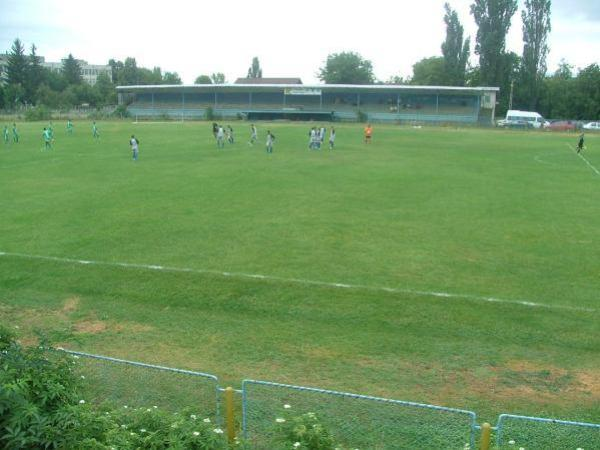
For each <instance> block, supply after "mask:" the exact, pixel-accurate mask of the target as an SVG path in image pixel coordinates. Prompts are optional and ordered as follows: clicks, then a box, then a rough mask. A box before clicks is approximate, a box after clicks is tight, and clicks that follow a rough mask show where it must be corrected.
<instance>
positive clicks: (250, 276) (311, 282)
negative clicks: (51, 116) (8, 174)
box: [0, 251, 598, 312]
mask: <svg viewBox="0 0 600 450" xmlns="http://www.w3.org/2000/svg"><path fill="white" fill-rule="evenodd" d="M0 257H13V258H25V259H37V260H44V261H54V262H59V263H69V264H81V265H96V266H106V267H124V268H129V269H141V270H153V271H164V272H180V273H195V274H209V275H217V276H222V277H227V278H247V279H255V280H266V281H275V282H279V283H294V284H302V285H305V286H306V285H308V286H322V287H330V288H335V289H356V290H367V291H376V292H377V291H378V292H388V293H392V294H409V295H414V296H419V297H435V298H446V299H462V300H471V301H477V302H487V303H502V304H512V305H521V306H526V307H530V308H544V309H558V310H570V311H584V312H597V311H598V310H597V309H594V308H583V307H577V306H568V305H549V304H547V303H539V302H532V301H529V300H511V299H504V298H497V297H485V296H480V295H472V294H460V293H451V292H437V291H421V290H415V289H407V288H392V287H385V286H368V285H362V284H348V283H331V282H327V281H316V280H305V279H301V278H285V277H278V276H274V275H262V274H252V273H243V272H223V271H219V270H211V269H193V268H188V267H169V266H162V265H157V264H137V263H127V262H108V261H94V260H89V259H76V258H61V257H57V256H44V255H29V254H25V253H13V252H4V251H0Z"/></svg>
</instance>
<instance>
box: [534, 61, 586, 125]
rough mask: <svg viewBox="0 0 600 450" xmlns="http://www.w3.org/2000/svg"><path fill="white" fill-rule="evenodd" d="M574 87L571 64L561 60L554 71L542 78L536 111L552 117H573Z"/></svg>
mask: <svg viewBox="0 0 600 450" xmlns="http://www.w3.org/2000/svg"><path fill="white" fill-rule="evenodd" d="M575 87H576V86H575V78H573V66H571V65H569V64H568V63H567V62H566V61H564V60H563V61H561V63H560V64H559V67H558V69H557V70H556V72H554V73H553V74H552V75H551V76H549V77H546V78H545V79H544V86H543V89H542V95H541V98H540V109H539V111H538V112H539V113H540V114H541V115H542V116H544V117H547V118H552V119H560V118H570V117H574V116H575V111H574V108H573V106H574V103H575V99H576V97H577V96H576V95H575Z"/></svg>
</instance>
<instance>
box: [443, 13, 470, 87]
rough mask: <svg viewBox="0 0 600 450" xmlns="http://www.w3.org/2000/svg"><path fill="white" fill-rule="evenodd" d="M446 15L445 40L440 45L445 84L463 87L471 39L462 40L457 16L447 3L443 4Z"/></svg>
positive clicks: (462, 30)
mask: <svg viewBox="0 0 600 450" xmlns="http://www.w3.org/2000/svg"><path fill="white" fill-rule="evenodd" d="M444 9H445V10H446V14H445V15H444V22H445V23H446V40H445V41H444V43H443V44H442V55H443V56H444V71H445V73H446V76H445V78H446V80H445V81H446V82H445V83H443V84H448V85H450V86H464V85H465V71H466V68H467V61H468V60H469V54H470V52H471V39H470V38H466V39H464V40H463V35H464V28H463V26H462V25H461V24H460V21H459V20H458V14H457V13H456V11H454V10H453V9H452V8H450V5H449V4H448V3H445V4H444Z"/></svg>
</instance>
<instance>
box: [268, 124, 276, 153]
mask: <svg viewBox="0 0 600 450" xmlns="http://www.w3.org/2000/svg"><path fill="white" fill-rule="evenodd" d="M273 142H275V136H274V135H272V134H271V131H270V130H269V131H267V153H273Z"/></svg>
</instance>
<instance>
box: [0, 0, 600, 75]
mask: <svg viewBox="0 0 600 450" xmlns="http://www.w3.org/2000/svg"><path fill="white" fill-rule="evenodd" d="M449 3H450V4H451V6H452V7H453V8H454V9H456V10H457V11H458V14H459V17H460V20H461V22H462V24H463V25H464V26H465V29H466V32H467V33H468V34H469V35H471V36H472V43H473V44H472V57H471V60H472V63H474V64H475V63H476V62H477V57H476V56H475V55H474V54H473V53H474V52H473V47H474V42H475V33H476V26H475V22H474V21H473V18H472V16H471V15H470V14H469V5H470V4H471V3H472V0H449ZM519 3H520V5H522V3H523V2H522V1H520V2H519ZM443 4H444V0H388V1H384V0H368V1H366V2H364V1H361V2H358V1H352V0H302V1H293V2H292V1H287V0H252V1H248V0H245V1H242V0H228V1H225V2H218V1H213V2H210V3H209V2H204V1H201V0H190V1H183V0H170V1H165V0H162V1H160V2H157V1H153V0H146V1H137V0H135V1H134V0H121V1H116V0H96V1H87V0H79V1H77V0H44V1H36V0H0V6H1V7H0V51H2V52H4V51H7V50H9V49H10V47H11V44H12V41H13V40H14V39H15V38H16V37H19V38H20V39H21V40H22V41H23V42H24V44H25V45H26V46H27V48H28V52H29V47H30V46H31V44H32V43H35V45H36V46H37V48H38V54H39V55H41V56H44V57H45V58H46V61H59V60H60V59H61V58H63V57H65V56H66V55H67V54H68V53H72V54H73V55H74V56H75V57H76V58H79V59H84V60H86V61H88V62H89V63H91V64H106V63H107V62H108V60H109V59H110V58H114V59H121V60H122V59H124V58H126V57H127V56H133V57H135V58H136V60H137V62H138V65H139V66H143V67H148V68H152V67H153V66H160V67H161V68H162V69H163V71H171V72H173V71H174V72H178V73H179V75H180V76H181V78H182V80H183V82H184V83H193V81H194V79H195V78H196V76H198V75H200V74H211V73H213V72H223V73H224V74H225V76H226V78H227V81H229V82H233V81H234V80H235V78H237V77H242V76H245V75H246V73H247V71H248V67H249V66H250V63H251V61H252V57H254V56H258V58H259V60H260V64H261V67H262V69H263V76H265V77H300V78H302V80H303V81H304V83H305V84H306V83H316V82H318V80H317V77H316V72H317V71H318V69H319V67H321V66H322V65H323V64H324V61H325V60H326V58H327V55H328V54H330V53H336V52H341V51H356V52H358V53H360V54H361V55H362V56H363V57H364V58H366V59H368V60H370V61H371V62H372V63H373V68H374V72H375V75H376V77H377V78H378V79H380V80H387V79H389V77H390V76H393V75H401V76H409V75H411V73H412V65H413V64H414V63H415V62H417V61H419V60H420V59H422V58H424V57H428V56H435V55H441V50H440V45H441V43H442V41H443V39H444V36H445V26H444V22H443V16H444V10H443ZM552 4H553V5H552V33H551V35H550V54H549V55H548V69H549V70H550V71H553V70H554V69H555V68H556V66H557V64H558V63H559V62H560V60H561V59H563V58H564V59H565V60H566V61H567V62H569V63H570V64H573V65H574V66H575V67H576V68H577V67H580V68H581V67H585V66H588V65H589V64H592V63H598V62H599V60H600V0H553V2H552ZM507 47H508V49H509V50H513V51H515V52H517V53H518V54H521V52H522V48H523V43H522V32H521V14H520V10H519V12H517V13H516V14H515V16H514V18H513V25H512V28H511V30H510V33H509V36H508V44H507Z"/></svg>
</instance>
